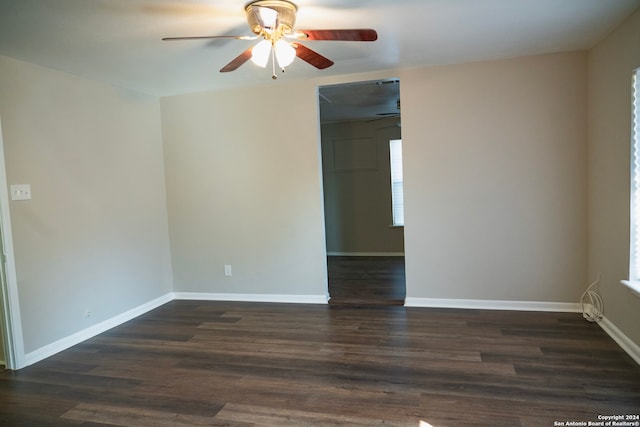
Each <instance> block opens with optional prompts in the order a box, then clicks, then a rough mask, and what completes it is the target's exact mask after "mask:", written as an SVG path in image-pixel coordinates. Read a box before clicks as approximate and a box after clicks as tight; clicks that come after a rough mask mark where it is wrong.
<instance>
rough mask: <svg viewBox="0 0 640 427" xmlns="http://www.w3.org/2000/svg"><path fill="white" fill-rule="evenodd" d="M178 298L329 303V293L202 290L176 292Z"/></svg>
mask: <svg viewBox="0 0 640 427" xmlns="http://www.w3.org/2000/svg"><path fill="white" fill-rule="evenodd" d="M173 295H174V298H175V299H178V300H202V301H237V302H276V303H291V304H327V302H328V298H327V295H278V294H212V293H204V292H203V293H200V292H175V293H174V294H173Z"/></svg>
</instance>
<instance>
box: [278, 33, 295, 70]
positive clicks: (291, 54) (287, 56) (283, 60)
mask: <svg viewBox="0 0 640 427" xmlns="http://www.w3.org/2000/svg"><path fill="white" fill-rule="evenodd" d="M274 49H275V50H276V59H277V60H278V65H279V66H280V68H284V67H288V66H289V65H291V63H292V62H293V60H294V59H295V58H296V50H295V49H294V48H293V46H291V45H290V44H289V43H287V42H286V41H284V40H282V39H280V40H278V41H277V42H276V44H275V47H274Z"/></svg>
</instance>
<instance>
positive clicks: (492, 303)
mask: <svg viewBox="0 0 640 427" xmlns="http://www.w3.org/2000/svg"><path fill="white" fill-rule="evenodd" d="M404 305H405V306H406V307H430V308H466V309H479V310H515V311H555V312H564V313H580V312H581V311H582V308H581V306H580V304H578V303H566V302H538V301H501V300H477V299H445V298H410V297H407V298H406V299H405V302H404Z"/></svg>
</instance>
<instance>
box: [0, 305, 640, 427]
mask: <svg viewBox="0 0 640 427" xmlns="http://www.w3.org/2000/svg"><path fill="white" fill-rule="evenodd" d="M638 412H640V366H638V365H637V364H635V362H633V360H632V359H631V358H630V357H629V356H628V355H627V354H626V353H624V352H623V351H622V350H621V349H620V348H619V347H618V346H617V345H616V344H615V343H614V342H613V341H612V340H611V338H609V337H608V336H607V335H606V334H605V333H604V332H603V331H602V330H601V329H600V327H598V326H597V325H595V324H591V323H588V322H586V321H585V320H583V319H582V317H581V315H579V314H575V313H534V312H510V311H478V310H446V309H424V308H405V307H401V306H348V305H335V306H333V305H304V304H300V305H296V304H260V303H233V302H207V301H173V302H171V303H168V304H166V305H164V306H162V307H160V308H158V309H156V310H153V311H151V312H149V313H147V314H145V315H143V316H141V317H139V318H137V319H135V320H133V321H130V322H128V323H126V324H123V325H121V326H119V327H117V328H114V329H112V330H110V331H108V332H106V333H103V334H101V335H99V336H97V337H94V338H92V339H90V340H88V341H86V342H84V343H82V344H79V345H77V346H75V347H73V348H71V349H69V350H66V351H64V352H62V353H59V354H57V355H55V356H53V357H51V358H49V359H47V360H45V361H42V362H40V363H38V364H35V365H33V366H30V367H27V368H25V369H23V370H20V371H6V372H4V373H2V374H0V425H2V426H62V425H82V426H104V425H111V426H113V425H115V426H136V427H139V426H142V427H145V426H153V427H156V426H203V425H209V426H211V425H213V426H316V425H318V426H335V425H354V426H355V425H361V426H375V425H385V426H413V427H418V426H419V425H420V422H421V421H423V422H426V423H429V424H431V425H433V426H436V427H443V426H510V427H513V426H526V427H533V426H554V422H556V421H557V422H566V421H584V422H585V423H586V422H588V421H598V415H600V414H602V415H622V414H638ZM423 425H426V424H423Z"/></svg>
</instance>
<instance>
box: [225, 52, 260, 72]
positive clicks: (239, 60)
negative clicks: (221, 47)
mask: <svg viewBox="0 0 640 427" xmlns="http://www.w3.org/2000/svg"><path fill="white" fill-rule="evenodd" d="M252 49H253V47H250V48H249V49H247V50H245V51H244V52H242V53H241V54H240V55H238V56H236V57H235V58H234V59H233V60H232V61H231V62H229V63H228V64H227V65H225V66H224V67H222V68H221V69H220V72H221V73H228V72H229V71H235V70H237V69H238V68H240V66H241V65H242V64H244V63H245V62H247V61H248V60H249V59H250V58H251V50H252Z"/></svg>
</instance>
